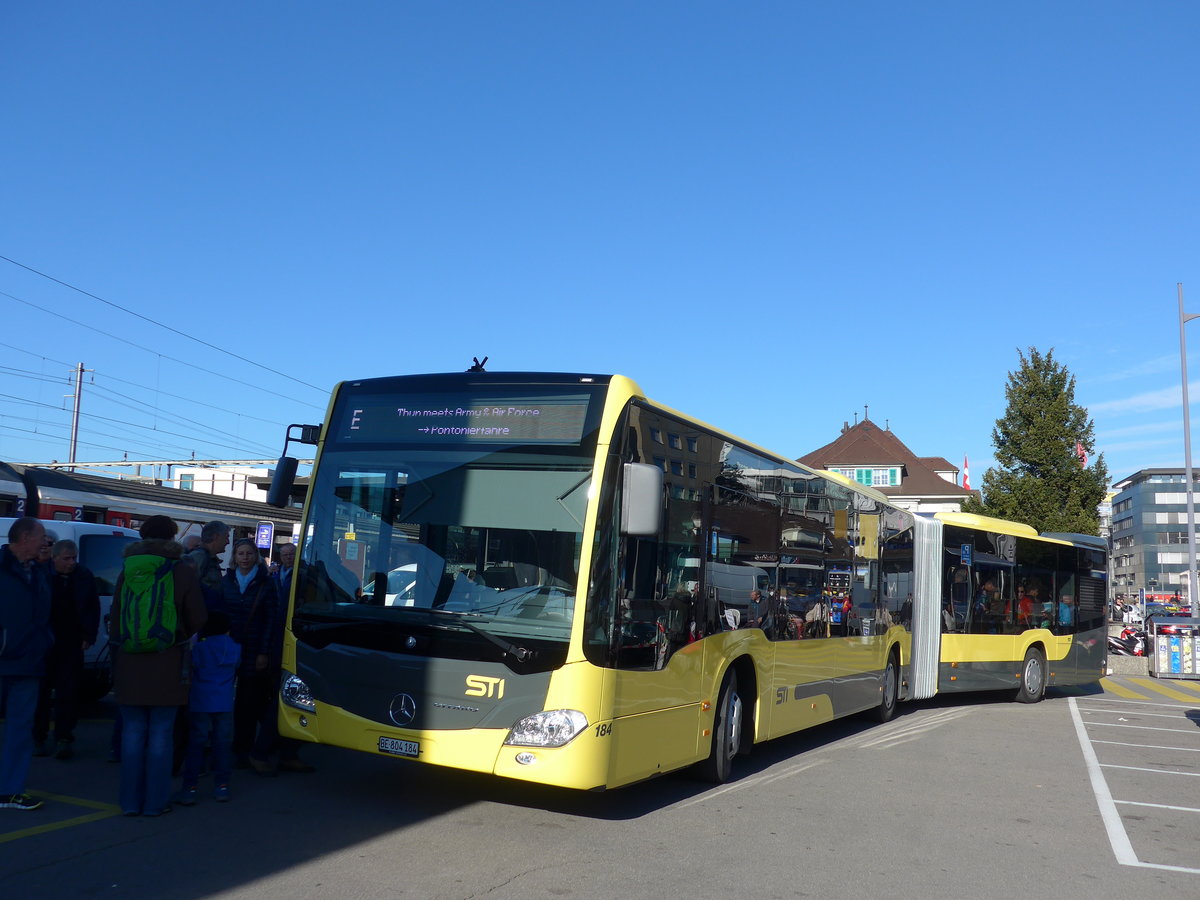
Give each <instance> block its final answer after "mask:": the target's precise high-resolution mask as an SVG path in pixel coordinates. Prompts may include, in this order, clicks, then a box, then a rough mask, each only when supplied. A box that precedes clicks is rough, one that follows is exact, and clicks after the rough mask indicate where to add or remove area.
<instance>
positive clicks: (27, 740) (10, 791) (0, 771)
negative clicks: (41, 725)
mask: <svg viewBox="0 0 1200 900" xmlns="http://www.w3.org/2000/svg"><path fill="white" fill-rule="evenodd" d="M45 534H46V528H45V526H44V525H42V523H41V522H39V521H38V520H37V519H32V518H29V517H25V518H21V519H17V521H15V522H13V524H12V527H11V528H9V530H8V543H7V544H5V545H4V546H3V547H0V706H3V707H4V708H5V722H4V739H3V743H0V809H21V810H33V809H38V808H39V807H41V806H42V801H41V800H38V799H35V798H34V797H30V796H29V795H28V794H26V793H25V779H26V778H28V777H29V766H30V763H31V762H32V758H33V717H34V714H35V713H36V711H37V698H38V683H39V681H40V680H41V677H42V674H43V672H44V671H45V659H46V651H47V650H49V649H50V646H51V644H52V643H53V642H54V635H53V633H52V632H51V631H50V588H49V585H47V584H46V580H45V577H44V575H43V573H42V570H41V568H40V567H39V566H37V565H36V564H35V562H34V561H35V560H36V558H37V554H38V549H39V548H40V547H41V545H42V541H43V538H44V537H45Z"/></svg>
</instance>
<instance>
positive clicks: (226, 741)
mask: <svg viewBox="0 0 1200 900" xmlns="http://www.w3.org/2000/svg"><path fill="white" fill-rule="evenodd" d="M188 725H189V727H188V748H187V758H186V759H185V760H184V763H183V788H184V790H187V789H188V788H193V787H195V786H196V785H197V784H198V783H199V781H200V767H201V766H202V765H204V746H205V744H207V743H208V741H209V737H210V735H211V737H212V772H213V784H229V776H230V775H231V774H232V772H233V711H232V710H231V711H230V712H195V711H189V712H188Z"/></svg>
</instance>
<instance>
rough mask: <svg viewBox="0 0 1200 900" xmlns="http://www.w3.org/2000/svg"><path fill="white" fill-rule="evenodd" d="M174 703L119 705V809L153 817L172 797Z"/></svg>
mask: <svg viewBox="0 0 1200 900" xmlns="http://www.w3.org/2000/svg"><path fill="white" fill-rule="evenodd" d="M174 743H175V707H174V706H124V705H122V706H121V789H120V792H119V793H120V803H121V812H123V813H125V814H126V815H135V814H138V813H142V814H144V815H149V816H155V815H158V814H159V813H160V812H162V811H163V810H164V809H165V808H166V806H167V804H168V803H169V802H170V800H171V764H172V757H173V756H174Z"/></svg>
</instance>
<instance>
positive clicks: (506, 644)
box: [429, 609, 537, 662]
mask: <svg viewBox="0 0 1200 900" xmlns="http://www.w3.org/2000/svg"><path fill="white" fill-rule="evenodd" d="M429 612H431V613H436V614H438V615H441V616H453V617H454V618H455V619H456V620H457V622H458V624H459V625H461V626H462V627H463V628H466V629H467V630H468V631H473V632H475V633H476V634H477V635H479V636H480V637H482V638H485V639H486V640H489V641H491V642H492V643H493V644H495V645H496V646H497V647H499V648H500V649H501V650H503V651H504V652H505V653H507V654H509V655H510V656H513V657H515V658H516V660H517V662H525V661H527V660H530V659H533V658H534V656H536V655H537V654H536V653H535V652H534V651H533V650H529V649H527V648H525V647H521V646H519V645H517V644H514V643H512V641H506V640H505V639H504V638H502V637H499V636H498V635H494V634H492V633H491V632H490V631H486V630H484V629H482V628H480V627H479V626H478V625H473V624H471V623H470V622H468V621H467V616H475V617H477V618H480V619H482V618H485V617H484V616H481V615H479V613H471V612H453V611H451V610H448V609H431V610H429Z"/></svg>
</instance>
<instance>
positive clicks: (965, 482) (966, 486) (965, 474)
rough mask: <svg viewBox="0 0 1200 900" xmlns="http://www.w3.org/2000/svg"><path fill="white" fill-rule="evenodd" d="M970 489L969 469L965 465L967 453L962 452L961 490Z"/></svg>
mask: <svg viewBox="0 0 1200 900" xmlns="http://www.w3.org/2000/svg"><path fill="white" fill-rule="evenodd" d="M970 489H971V469H970V468H969V467H968V466H967V454H965V453H964V454H963V490H964V491H969V490H970Z"/></svg>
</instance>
